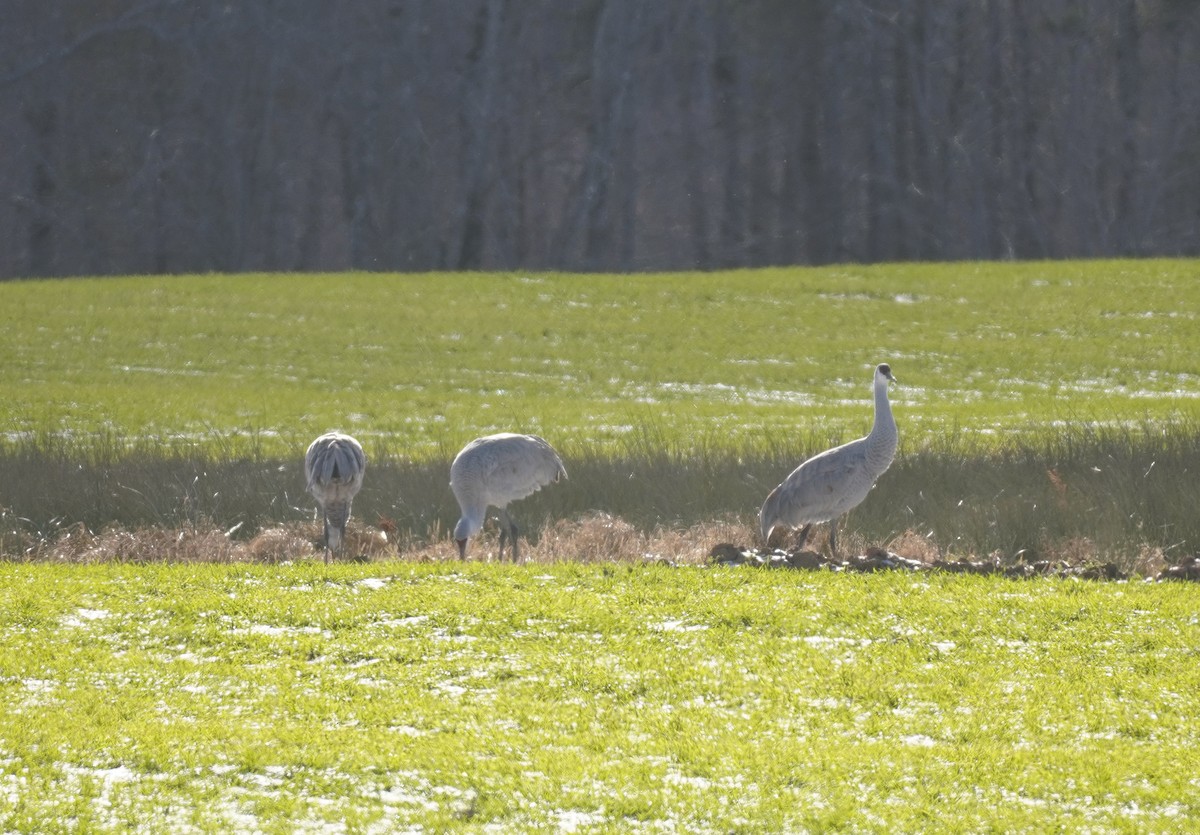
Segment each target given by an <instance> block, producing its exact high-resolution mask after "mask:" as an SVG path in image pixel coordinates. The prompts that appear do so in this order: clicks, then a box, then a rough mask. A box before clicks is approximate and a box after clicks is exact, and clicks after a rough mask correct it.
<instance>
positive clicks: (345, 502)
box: [304, 432, 367, 562]
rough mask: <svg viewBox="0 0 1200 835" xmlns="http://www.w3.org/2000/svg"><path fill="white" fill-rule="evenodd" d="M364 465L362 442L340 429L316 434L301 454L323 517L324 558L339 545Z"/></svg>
mask: <svg viewBox="0 0 1200 835" xmlns="http://www.w3.org/2000/svg"><path fill="white" fill-rule="evenodd" d="M366 469H367V457H366V456H365V455H363V449H362V446H361V445H360V444H359V443H358V441H356V440H354V439H353V438H351V437H350V436H349V435H344V434H342V433H341V432H327V433H326V434H324V435H322V436H321V437H319V438H317V439H316V440H315V441H313V442H312V444H310V445H309V447H308V452H306V453H305V455H304V477H305V478H306V479H307V480H308V492H310V493H312V495H313V498H314V499H316V500H317V504H318V505H319V506H320V508H321V516H322V518H323V519H324V521H325V562H329V555H330V554H331V553H337V552H338V551H340V550H341V548H342V540H343V538H345V535H346V522H347V521H348V520H349V519H350V504H351V502H353V501H354V496H355V495H356V494H357V493H358V491H359V489H360V488H361V487H362V483H363V474H364V473H365V472H366Z"/></svg>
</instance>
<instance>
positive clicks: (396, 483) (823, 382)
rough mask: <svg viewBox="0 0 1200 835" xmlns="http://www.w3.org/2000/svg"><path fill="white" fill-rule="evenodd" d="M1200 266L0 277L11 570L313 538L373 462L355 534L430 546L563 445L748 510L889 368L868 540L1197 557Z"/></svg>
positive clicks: (573, 463)
mask: <svg viewBox="0 0 1200 835" xmlns="http://www.w3.org/2000/svg"><path fill="white" fill-rule="evenodd" d="M1198 270H1200V267H1198V265H1197V262H1195V261H1165V260H1155V261H1112V262H1067V263H1020V264H990V263H984V264H938V265H931V264H896V265H884V266H870V267H866V266H863V267H859V266H839V267H830V268H819V269H775V270H756V271H746V272H726V273H691V274H670V275H632V276H613V275H532V276H530V275H519V274H508V275H485V274H438V275H373V274H348V275H239V276H198V277H176V278H165V277H131V278H120V279H76V280H56V281H34V282H22V283H11V282H10V283H4V284H0V355H2V356H3V357H4V358H5V362H3V363H0V390H3V391H4V392H5V397H4V398H0V418H2V419H3V422H4V425H5V427H6V432H5V434H4V435H3V436H0V471H2V472H3V473H4V474H5V478H4V479H0V512H2V514H3V520H2V521H3V522H4V525H2V526H0V527H2V528H3V529H2V530H0V551H3V553H5V554H9V555H11V554H14V553H23V552H24V549H23V548H21V547H17V546H19V545H20V544H21V543H23V542H27V541H28V540H29V538H30V537H35V538H38V537H40V538H45V537H52V536H54V535H55V533H56V532H57V531H59V530H61V529H63V528H64V527H67V526H70V525H71V524H73V523H75V522H83V523H85V524H87V525H88V526H89V527H91V528H93V529H94V530H99V529H101V528H103V527H105V526H107V525H110V524H113V523H116V524H119V525H124V526H126V527H130V528H133V527H139V526H144V525H167V526H170V525H180V524H198V523H201V522H203V523H212V524H213V525H216V526H220V528H221V529H223V530H228V529H232V528H234V527H235V526H239V525H240V527H238V528H237V530H238V531H239V535H252V534H253V533H254V532H255V531H257V530H258V529H259V528H260V527H261V526H262V525H264V524H270V523H274V522H289V521H296V520H299V519H302V518H305V517H306V516H307V515H308V513H309V512H310V511H311V507H312V504H311V501H310V500H309V499H308V497H307V496H305V495H304V494H303V483H302V478H301V475H300V472H301V470H300V459H301V454H302V451H303V449H304V448H305V447H306V446H307V444H308V442H309V441H310V440H311V439H312V438H313V437H314V436H315V435H316V434H318V433H320V432H322V431H325V430H327V429H330V428H334V427H339V428H342V429H345V430H347V431H350V432H353V433H354V434H355V435H356V436H358V437H359V438H360V439H361V440H362V441H363V442H364V445H365V446H366V449H367V452H368V456H369V457H370V461H371V463H370V465H369V468H368V478H367V483H366V485H365V487H364V490H363V493H362V494H361V496H360V498H359V499H358V501H357V502H356V504H355V511H356V517H357V519H358V520H359V521H360V522H366V523H368V524H376V523H377V522H379V521H380V520H390V522H389V524H393V523H394V525H395V526H396V527H397V528H398V529H399V530H400V531H402V532H404V533H405V535H406V536H409V537H411V538H412V539H414V540H416V541H418V542H420V541H426V540H436V539H439V538H441V537H444V532H445V529H446V527H447V525H448V524H451V523H452V522H453V519H454V515H455V513H456V508H455V505H454V502H453V498H452V496H451V495H450V492H449V489H448V487H447V485H446V479H447V475H446V473H447V468H448V465H449V461H450V459H451V457H452V456H453V455H454V453H455V452H456V451H457V450H458V449H459V448H460V446H461V445H462V444H463V443H464V442H465V441H466V440H469V439H470V438H472V437H475V436H477V435H480V434H484V433H487V432H490V431H497V430H502V429H503V430H507V429H517V430H522V431H531V432H538V433H541V434H544V435H545V436H546V437H547V438H548V439H550V440H551V442H552V443H554V444H555V446H556V447H557V448H558V449H559V450H560V452H562V454H563V455H564V457H565V458H566V460H567V462H568V470H569V471H570V473H571V480H570V481H569V482H567V483H566V484H564V485H560V486H556V487H555V489H554V490H550V491H545V492H543V493H542V494H539V495H538V496H536V497H533V498H531V499H530V500H528V502H527V503H526V504H524V505H523V506H522V516H523V517H524V519H525V520H526V521H527V523H528V524H527V525H526V529H527V530H529V531H530V532H535V531H536V529H537V527H538V525H540V524H541V523H543V522H546V521H548V520H555V519H563V518H573V517H577V516H579V515H580V514H583V513H588V512H593V511H600V512H606V513H611V514H615V515H617V516H619V517H621V518H622V519H626V520H629V521H630V522H632V523H634V524H636V525H638V526H639V527H642V528H649V527H653V526H656V525H666V526H688V525H693V524H697V523H703V522H706V521H710V520H712V519H722V518H731V519H734V520H738V521H741V522H746V523H749V522H750V521H751V520H752V516H753V514H754V512H755V511H756V510H757V508H758V506H759V504H760V503H761V501H762V498H763V496H765V495H766V493H767V492H768V491H769V490H770V488H771V487H773V486H774V485H775V484H776V483H778V481H779V480H780V479H781V478H782V477H783V476H784V475H786V473H787V472H788V471H789V470H790V469H791V468H792V467H793V466H795V464H796V463H798V462H799V461H800V460H802V459H803V458H804V457H805V456H806V455H808V454H810V453H812V452H813V451H815V450H818V449H821V448H824V447H826V446H828V445H830V444H833V443H836V442H840V441H844V440H848V439H849V438H851V437H854V436H856V435H859V434H861V433H862V432H864V431H865V430H866V428H867V426H868V425H869V422H870V401H869V383H870V369H871V367H872V366H873V365H874V363H876V362H877V361H880V360H885V359H886V360H888V361H890V362H891V363H892V365H893V368H894V370H895V371H896V374H897V375H898V377H899V378H900V380H901V385H900V386H898V387H894V388H893V390H892V399H893V403H894V406H895V411H896V415H897V420H898V422H899V424H900V431H901V448H900V456H899V458H898V460H897V462H896V464H895V465H894V466H893V468H892V470H891V471H890V472H889V473H888V474H887V475H886V476H885V477H884V479H883V480H882V481H881V483H880V485H879V487H878V488H877V490H876V492H875V493H873V494H872V497H871V500H870V501H868V502H866V503H864V504H863V505H862V506H861V508H860V509H858V510H856V511H855V512H854V514H853V515H852V517H851V527H852V530H857V531H860V532H861V533H862V535H863V536H864V537H866V538H867V539H868V541H874V542H881V541H886V540H887V539H889V538H890V537H892V536H895V535H896V534H898V533H901V532H903V531H904V530H906V529H909V528H911V529H913V530H916V531H918V532H919V533H920V534H921V535H922V536H928V537H930V538H931V539H932V541H934V542H935V543H936V544H937V546H938V547H940V548H942V549H943V550H950V551H953V552H956V553H978V554H990V553H992V552H999V553H1000V554H1001V555H1002V556H1005V557H1012V556H1013V555H1015V554H1016V553H1017V552H1019V551H1024V552H1026V554H1029V553H1040V552H1044V551H1047V550H1049V551H1054V550H1055V549H1056V548H1058V547H1059V545H1060V544H1061V543H1062V542H1063V541H1067V540H1077V539H1086V540H1090V541H1091V543H1092V545H1093V546H1094V548H1095V549H1096V550H1098V551H1099V552H1101V554H1102V555H1103V556H1105V557H1112V556H1114V555H1118V554H1123V555H1125V557H1126V559H1127V560H1130V559H1133V558H1134V557H1135V556H1136V555H1137V553H1138V552H1139V550H1140V549H1142V548H1143V546H1148V547H1150V548H1152V549H1159V550H1160V551H1161V552H1162V553H1163V554H1165V555H1166V556H1167V558H1172V557H1174V556H1176V555H1180V554H1184V553H1192V552H1194V551H1195V550H1196V548H1197V547H1200V518H1198V517H1197V516H1196V514H1195V513H1194V509H1193V507H1192V502H1191V497H1192V496H1194V495H1195V494H1196V492H1197V491H1198V490H1200V481H1198V479H1200V475H1198V474H1200V460H1197V459H1198V458H1200V442H1198V441H1200V404H1198V402H1197V399H1196V398H1197V395H1198V394H1200V385H1198V383H1200V380H1198V378H1197V374H1196V370H1195V368H1194V364H1193V363H1192V360H1191V357H1192V355H1193V354H1194V353H1195V349H1196V348H1197V347H1198V346H1200V312H1197V311H1200V306H1198V305H1197V304H1196V300H1197V290H1196V288H1197V287H1198V286H1200V285H1198V284H1197V278H1198V275H1197V273H1198Z"/></svg>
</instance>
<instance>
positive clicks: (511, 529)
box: [500, 508, 518, 562]
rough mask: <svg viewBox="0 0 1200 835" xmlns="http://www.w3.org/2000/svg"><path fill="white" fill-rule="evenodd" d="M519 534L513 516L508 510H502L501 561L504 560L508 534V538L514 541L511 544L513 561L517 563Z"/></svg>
mask: <svg viewBox="0 0 1200 835" xmlns="http://www.w3.org/2000/svg"><path fill="white" fill-rule="evenodd" d="M517 533H518V531H517V523H516V522H514V521H513V518H512V516H510V515H509V513H508V508H501V510H500V559H501V560H503V559H504V537H505V534H507V535H508V538H509V539H510V540H511V541H512V543H511V546H512V561H513V562H516V561H517V557H518V553H517Z"/></svg>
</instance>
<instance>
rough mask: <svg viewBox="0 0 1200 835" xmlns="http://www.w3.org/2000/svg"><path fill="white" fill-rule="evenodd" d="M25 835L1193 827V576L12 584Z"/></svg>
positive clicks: (214, 577)
mask: <svg viewBox="0 0 1200 835" xmlns="http://www.w3.org/2000/svg"><path fill="white" fill-rule="evenodd" d="M0 629H2V631H3V633H4V635H5V642H4V645H3V647H0V671H2V674H0V700H2V704H3V710H2V711H0V717H2V718H0V788H2V789H3V790H0V827H2V828H3V829H4V831H6V832H39V833H43V832H54V831H72V832H78V831H87V832H107V831H125V830H128V829H131V828H132V829H137V830H138V831H141V832H173V833H174V832H225V831H231V830H238V831H263V832H295V831H314V830H321V829H323V828H325V827H335V826H339V825H344V826H345V827H346V828H347V829H348V830H349V831H356V832H383V831H412V830H415V829H417V828H422V827H423V828H424V829H425V830H426V831H482V830H484V829H485V828H487V827H489V826H498V827H500V828H502V829H503V830H505V831H566V830H571V829H576V830H577V831H587V832H618V831H619V832H638V831H646V832H652V831H653V832H659V831H688V832H736V831H759V832H761V831H773V832H780V831H804V830H811V831H829V830H833V829H839V830H848V831H887V832H913V831H939V832H941V831H945V832H958V831H976V832H977V831H1007V832H1012V831H1082V830H1089V831H1175V830H1177V829H1181V828H1183V827H1184V822H1186V821H1189V820H1196V819H1197V817H1200V802H1198V801H1197V797H1200V793H1197V791H1196V779H1195V775H1196V774H1197V772H1198V770H1200V728H1198V726H1197V724H1196V722H1195V716H1196V714H1197V712H1198V711H1200V663H1198V662H1200V650H1198V649H1197V647H1200V606H1198V605H1197V602H1196V597H1195V593H1194V588H1193V587H1191V586H1189V585H1175V584H1144V583H1121V584H1092V583H1077V582H1066V581H1042V582H1019V581H1007V580H1000V579H995V578H975V577H961V576H946V575H925V576H916V575H911V574H899V573H891V574H882V575H872V576H851V575H840V574H838V575H835V574H827V573H825V574H796V573H793V572H783V571H780V572H770V571H749V570H723V569H710V570H701V569H670V568H665V567H659V566H638V567H613V566H598V565H587V566H585V565H567V564H558V565H552V566H536V567H526V568H513V567H511V566H496V565H481V564H477V563H470V564H465V565H461V566H460V565H453V566H447V565H420V566H417V565H411V564H404V563H390V564H386V565H384V564H379V565H370V566H333V567H325V566H321V565H317V564H312V563H304V564H297V565H294V566H272V567H266V566H246V567H229V566H211V565H209V566H200V565H183V566H180V565H174V566H163V565H158V566H136V567H134V566H119V565H112V564H109V565H104V566H70V567H66V566H52V565H44V564H43V565H32V566H31V565H14V564H7V565H0Z"/></svg>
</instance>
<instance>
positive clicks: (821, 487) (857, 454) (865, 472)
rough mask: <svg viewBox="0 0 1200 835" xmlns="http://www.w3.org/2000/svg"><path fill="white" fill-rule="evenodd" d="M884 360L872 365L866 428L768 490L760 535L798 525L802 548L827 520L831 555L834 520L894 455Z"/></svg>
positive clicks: (893, 426)
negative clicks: (870, 420)
mask: <svg viewBox="0 0 1200 835" xmlns="http://www.w3.org/2000/svg"><path fill="white" fill-rule="evenodd" d="M889 380H890V381H892V382H895V381H896V378H895V377H893V376H892V369H891V368H889V367H888V365H887V364H886V363H884V364H882V365H879V366H877V367H876V368H875V382H874V387H875V422H874V425H872V426H871V433H870V434H869V435H867V436H866V437H865V438H859V439H858V440H856V441H851V442H850V443H848V444H842V445H841V446H839V447H834V448H833V449H828V450H825V451H824V452H822V453H819V454H818V455H814V456H813V457H812V458H809V459H808V460H807V461H805V462H804V463H803V464H801V465H800V466H799V467H797V468H796V469H795V470H793V471H792V474H791V475H789V476H788V477H787V478H786V479H784V481H783V483H782V484H780V485H779V486H778V487H776V488H775V489H774V490H772V491H771V495H769V496H767V500H766V501H765V502H763V506H762V510H761V511H759V514H758V521H759V526H760V527H761V529H762V535H763V540H769V539H770V536H771V530H772V529H773V528H775V527H776V526H778V525H786V526H788V527H797V526H799V525H803V526H804V527H803V528H801V530H800V536H799V538H798V541H797V547H798V548H799V547H803V545H804V543H805V541H806V540H807V539H808V533H809V531H810V530H811V529H812V526H813V525H814V524H816V523H817V522H829V550H830V552H831V553H832V554H833V555H834V556H836V555H837V538H836V537H837V520H838V517H839V516H841V515H842V514H844V513H848V512H849V511H850V510H851V509H852V508H854V507H856V506H857V505H858V504H859V503H860V502H861V501H862V500H863V499H865V498H866V497H867V493H868V492H870V490H871V488H872V487H874V486H875V482H876V481H877V480H878V479H879V477H880V476H881V475H883V473H884V471H885V470H887V468H888V467H889V466H890V465H891V463H892V459H893V458H894V457H895V455H896V420H895V418H893V417H892V407H891V404H889V403H888V381H889Z"/></svg>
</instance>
